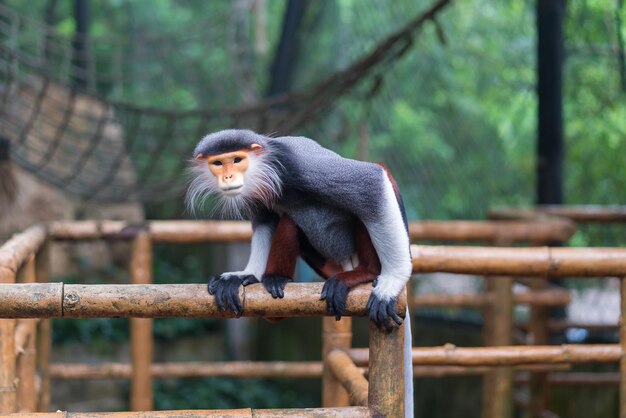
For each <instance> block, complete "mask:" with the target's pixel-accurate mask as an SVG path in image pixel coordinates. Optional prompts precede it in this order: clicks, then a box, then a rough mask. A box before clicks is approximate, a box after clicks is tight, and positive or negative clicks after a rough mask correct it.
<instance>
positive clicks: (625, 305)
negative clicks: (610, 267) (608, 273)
mask: <svg viewBox="0 0 626 418" xmlns="http://www.w3.org/2000/svg"><path fill="white" fill-rule="evenodd" d="M620 298H621V300H620V318H619V325H620V332H619V339H620V345H621V349H622V353H621V356H620V363H619V371H620V384H619V416H620V418H626V352H625V350H626V275H625V276H624V277H622V278H621V280H620Z"/></svg>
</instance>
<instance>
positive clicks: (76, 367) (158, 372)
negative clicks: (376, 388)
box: [50, 349, 570, 380]
mask: <svg viewBox="0 0 626 418" xmlns="http://www.w3.org/2000/svg"><path fill="white" fill-rule="evenodd" d="M354 350H360V349H354ZM354 350H353V351H354ZM350 357H351V358H352V357H355V358H356V359H359V360H360V362H359V364H360V365H361V366H363V365H365V366H367V362H368V361H367V359H368V353H367V349H364V351H363V354H361V353H358V354H357V355H356V356H355V355H354V354H353V353H352V351H351V352H350ZM364 359H365V360H364ZM357 367H359V366H357ZM492 369H493V366H490V367H483V366H476V367H467V366H414V367H413V375H414V376H416V377H443V376H454V375H475V374H483V373H486V372H487V371H489V370H492ZM569 369H570V366H569V365H567V364H522V365H518V366H515V370H518V371H533V372H537V371H565V370H569ZM359 370H360V371H361V373H364V372H366V371H367V369H366V368H364V367H359ZM151 371H152V376H153V377H154V378H159V379H167V378H193V377H234V378H255V377H271V378H298V379H316V378H319V377H321V375H322V363H321V362H319V361H306V362H295V361H292V362H283V361H275V362H258V361H249V362H248V361H243V362H242V361H239V362H237V361H234V362H175V363H153V364H152V368H151ZM130 376H131V366H130V364H129V363H113V362H107V363H98V364H84V363H53V364H51V365H50V377H51V378H53V379H59V380H70V379H130Z"/></svg>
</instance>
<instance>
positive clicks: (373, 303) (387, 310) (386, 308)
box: [367, 293, 402, 331]
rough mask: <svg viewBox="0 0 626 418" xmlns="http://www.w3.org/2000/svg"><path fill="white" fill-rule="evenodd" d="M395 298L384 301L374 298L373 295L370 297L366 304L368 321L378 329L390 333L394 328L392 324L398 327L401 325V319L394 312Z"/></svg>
mask: <svg viewBox="0 0 626 418" xmlns="http://www.w3.org/2000/svg"><path fill="white" fill-rule="evenodd" d="M396 302H397V299H396V298H392V299H389V300H388V301H384V300H382V299H380V298H379V297H378V296H376V294H375V293H372V294H371V295H370V299H369V301H368V302H367V310H368V311H369V313H370V319H371V320H372V321H374V323H375V324H376V326H377V327H378V328H381V329H382V328H385V329H386V330H387V331H391V330H392V329H393V327H394V325H393V322H391V320H392V319H393V320H394V322H395V323H396V324H398V325H402V318H400V317H399V316H398V313H397V312H396Z"/></svg>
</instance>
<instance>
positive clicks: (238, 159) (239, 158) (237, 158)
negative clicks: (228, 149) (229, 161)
mask: <svg viewBox="0 0 626 418" xmlns="http://www.w3.org/2000/svg"><path fill="white" fill-rule="evenodd" d="M242 161H243V158H241V157H235V159H234V160H233V162H234V163H235V164H239V163H240V162H242Z"/></svg>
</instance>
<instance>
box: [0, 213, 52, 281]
mask: <svg viewBox="0 0 626 418" xmlns="http://www.w3.org/2000/svg"><path fill="white" fill-rule="evenodd" d="M45 240H46V228H45V226H43V225H35V226H31V227H30V228H28V229H25V230H24V231H23V232H21V233H19V234H15V235H14V236H13V237H12V238H11V239H9V240H8V241H7V242H5V243H4V244H3V245H2V246H0V281H11V280H13V278H14V277H15V276H16V275H17V272H18V270H19V269H20V267H22V265H23V264H24V263H26V261H28V260H29V259H30V257H31V256H33V255H34V254H35V253H36V252H37V251H38V250H39V248H40V247H41V246H42V245H43V243H44V242H45Z"/></svg>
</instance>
